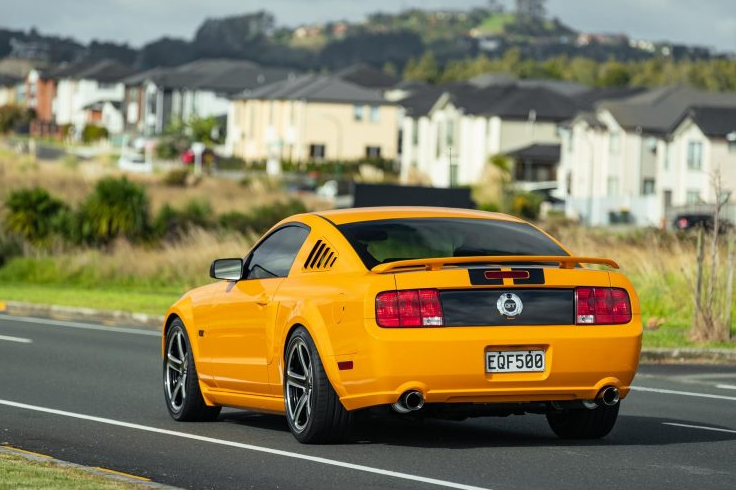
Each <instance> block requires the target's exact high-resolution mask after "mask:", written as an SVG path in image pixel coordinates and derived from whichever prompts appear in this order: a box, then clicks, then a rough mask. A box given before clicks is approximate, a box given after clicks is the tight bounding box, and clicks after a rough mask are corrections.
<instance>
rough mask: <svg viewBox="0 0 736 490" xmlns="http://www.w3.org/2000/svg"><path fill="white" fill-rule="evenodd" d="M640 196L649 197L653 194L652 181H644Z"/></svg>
mask: <svg viewBox="0 0 736 490" xmlns="http://www.w3.org/2000/svg"><path fill="white" fill-rule="evenodd" d="M641 194H642V195H643V196H651V195H652V194H654V179H644V180H643V181H642V183H641Z"/></svg>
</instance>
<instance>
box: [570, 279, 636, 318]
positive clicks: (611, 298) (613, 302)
mask: <svg viewBox="0 0 736 490" xmlns="http://www.w3.org/2000/svg"><path fill="white" fill-rule="evenodd" d="M630 321H631V301H630V300H629V293H627V292H626V290H625V289H619V288H587V287H586V288H577V289H576V290H575V323H577V324H578V325H606V324H608V325H611V324H618V323H629V322H630Z"/></svg>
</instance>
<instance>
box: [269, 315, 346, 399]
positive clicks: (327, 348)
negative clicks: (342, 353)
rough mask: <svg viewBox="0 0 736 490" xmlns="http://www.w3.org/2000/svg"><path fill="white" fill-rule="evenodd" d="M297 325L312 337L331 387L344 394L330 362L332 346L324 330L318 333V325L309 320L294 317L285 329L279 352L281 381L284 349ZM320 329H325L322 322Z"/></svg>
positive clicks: (334, 367) (337, 373)
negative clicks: (311, 323) (315, 326)
mask: <svg viewBox="0 0 736 490" xmlns="http://www.w3.org/2000/svg"><path fill="white" fill-rule="evenodd" d="M299 327H301V328H303V329H305V330H306V331H307V333H309V336H310V337H311V338H312V342H314V346H315V347H316V348H317V354H318V355H319V358H320V361H321V362H322V367H323V368H324V370H325V374H327V379H328V380H329V381H330V384H331V385H332V388H333V389H334V390H335V392H336V393H337V394H338V396H344V395H346V393H345V390H344V389H343V387H342V383H341V382H340V375H339V372H338V369H337V364H336V363H334V362H332V360H334V355H333V352H332V346H331V344H330V342H329V338H328V337H327V333H326V332H324V335H320V330H321V329H320V328H319V327H317V328H314V327H313V326H311V325H310V322H307V321H304V319H294V320H293V321H292V322H290V326H289V328H287V329H286V333H285V335H284V342H283V345H282V346H281V352H280V356H279V366H280V369H279V372H280V373H281V376H282V379H281V383H282V384H283V381H284V380H283V373H284V372H285V369H286V364H285V361H286V349H287V348H288V347H289V339H290V338H291V336H292V335H293V333H294V331H296V330H297V329H298V328H299ZM322 329H326V326H325V325H324V324H322Z"/></svg>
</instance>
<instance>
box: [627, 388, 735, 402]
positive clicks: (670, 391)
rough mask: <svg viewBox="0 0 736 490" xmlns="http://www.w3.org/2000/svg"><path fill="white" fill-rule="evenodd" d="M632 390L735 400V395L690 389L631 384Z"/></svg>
mask: <svg viewBox="0 0 736 490" xmlns="http://www.w3.org/2000/svg"><path fill="white" fill-rule="evenodd" d="M631 390H632V391H649V392H651V393H664V394H665V395H682V396H697V397H700V398H715V399H716V400H730V401H734V402H736V396H725V395H711V394H710V393H694V392H692V391H675V390H663V389H661V388H645V387H644V386H632V387H631Z"/></svg>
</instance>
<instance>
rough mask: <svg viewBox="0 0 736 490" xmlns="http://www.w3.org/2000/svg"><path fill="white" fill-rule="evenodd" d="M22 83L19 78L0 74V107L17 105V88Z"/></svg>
mask: <svg viewBox="0 0 736 490" xmlns="http://www.w3.org/2000/svg"><path fill="white" fill-rule="evenodd" d="M22 81H23V79H22V78H20V77H14V76H11V75H3V74H0V107H2V106H5V105H17V93H18V89H17V87H18V85H19V84H20V83H21V82H22Z"/></svg>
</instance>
